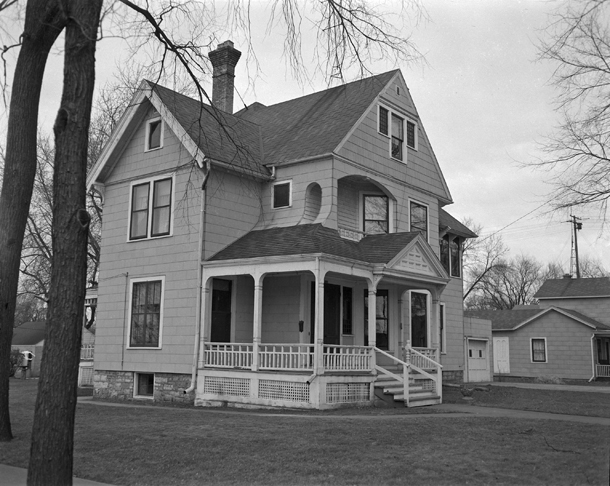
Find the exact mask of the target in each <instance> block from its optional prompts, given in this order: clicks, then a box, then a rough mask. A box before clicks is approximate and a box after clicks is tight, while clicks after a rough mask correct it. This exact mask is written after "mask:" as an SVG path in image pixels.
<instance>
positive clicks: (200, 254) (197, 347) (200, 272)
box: [184, 159, 212, 395]
mask: <svg viewBox="0 0 610 486" xmlns="http://www.w3.org/2000/svg"><path fill="white" fill-rule="evenodd" d="M205 165H206V171H205V175H204V176H203V182H202V183H201V207H200V209H199V245H198V258H197V304H196V306H197V312H196V313H195V314H196V317H195V319H196V321H195V349H194V351H193V365H192V370H191V385H190V386H189V387H188V388H187V389H185V390H184V394H185V395H186V394H187V393H190V392H192V391H193V390H194V389H195V387H196V384H197V361H198V359H199V351H200V344H199V337H200V335H201V316H202V314H203V309H202V308H201V292H202V287H203V267H202V264H203V257H204V255H203V252H204V250H205V219H206V218H205V214H206V185H207V183H208V178H209V176H210V171H211V170H212V164H211V163H210V161H209V160H208V159H205Z"/></svg>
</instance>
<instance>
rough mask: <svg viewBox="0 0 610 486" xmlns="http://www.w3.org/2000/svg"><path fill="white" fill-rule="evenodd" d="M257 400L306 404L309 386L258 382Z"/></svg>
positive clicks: (279, 382)
mask: <svg viewBox="0 0 610 486" xmlns="http://www.w3.org/2000/svg"><path fill="white" fill-rule="evenodd" d="M258 398H267V399H269V400H286V401H289V402H306V403H308V402H309V384H308V383H295V382H291V381H276V380H260V381H259V383H258Z"/></svg>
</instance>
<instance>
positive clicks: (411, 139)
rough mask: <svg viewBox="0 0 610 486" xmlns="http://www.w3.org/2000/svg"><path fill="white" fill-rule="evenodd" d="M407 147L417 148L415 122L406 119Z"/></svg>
mask: <svg viewBox="0 0 610 486" xmlns="http://www.w3.org/2000/svg"><path fill="white" fill-rule="evenodd" d="M407 147H411V148H412V149H417V147H416V145H415V123H413V122H412V121H409V120H407Z"/></svg>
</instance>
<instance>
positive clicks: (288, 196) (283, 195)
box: [273, 181, 292, 209]
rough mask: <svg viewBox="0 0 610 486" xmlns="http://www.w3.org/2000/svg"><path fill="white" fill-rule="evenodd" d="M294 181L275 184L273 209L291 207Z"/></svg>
mask: <svg viewBox="0 0 610 486" xmlns="http://www.w3.org/2000/svg"><path fill="white" fill-rule="evenodd" d="M291 189H292V181H286V182H278V183H276V184H273V209H280V208H289V207H290V206H291V205H292V190H291Z"/></svg>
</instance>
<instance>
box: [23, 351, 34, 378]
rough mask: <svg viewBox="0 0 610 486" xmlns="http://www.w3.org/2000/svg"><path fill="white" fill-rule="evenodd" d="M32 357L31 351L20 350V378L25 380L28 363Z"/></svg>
mask: <svg viewBox="0 0 610 486" xmlns="http://www.w3.org/2000/svg"><path fill="white" fill-rule="evenodd" d="M33 359H34V353H32V352H31V351H22V352H21V379H22V380H25V379H26V376H27V373H28V369H29V368H30V364H31V363H32V360H33Z"/></svg>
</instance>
